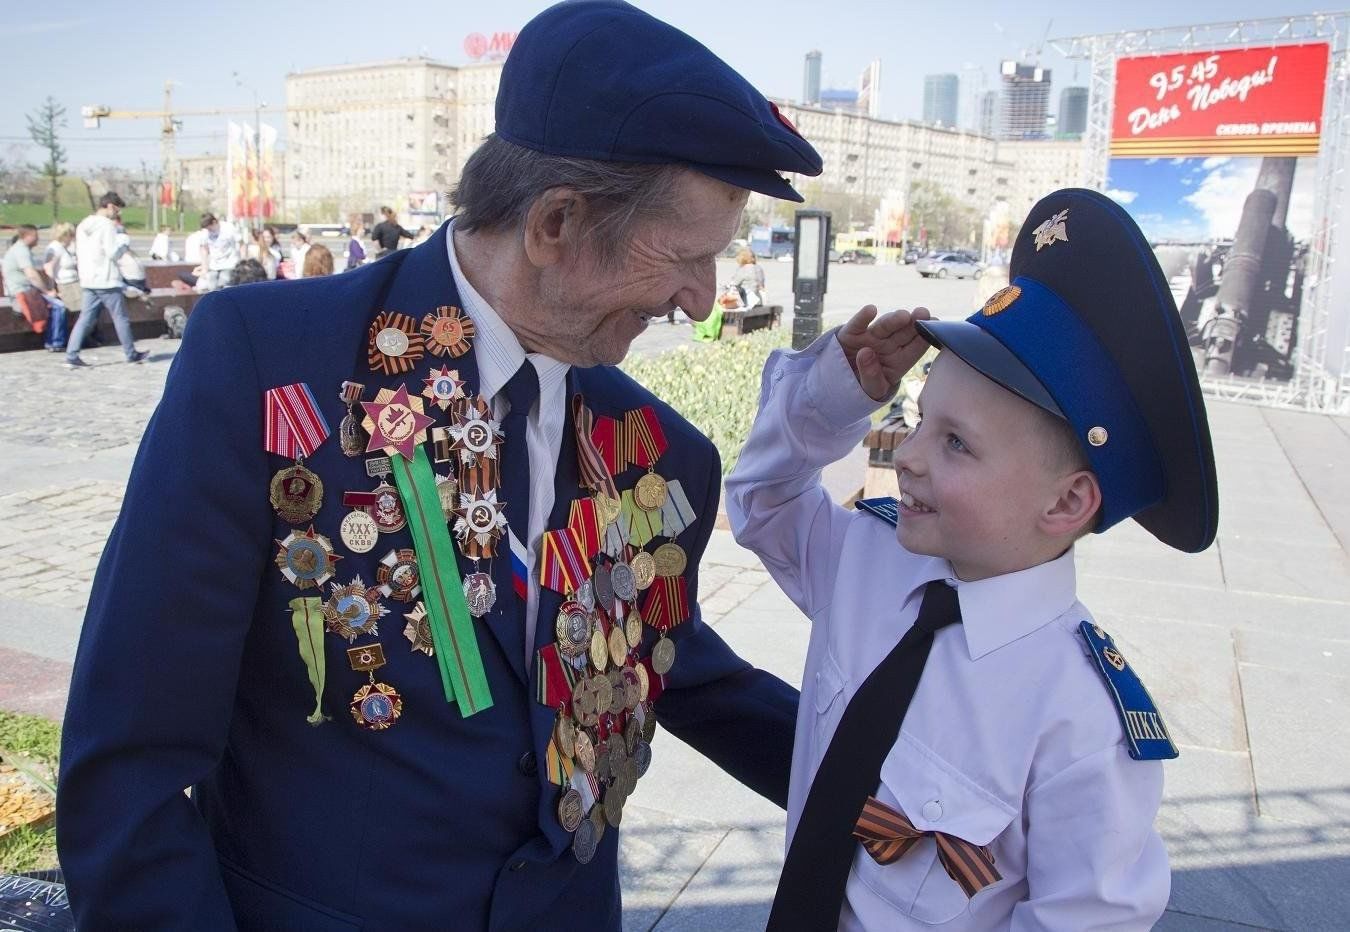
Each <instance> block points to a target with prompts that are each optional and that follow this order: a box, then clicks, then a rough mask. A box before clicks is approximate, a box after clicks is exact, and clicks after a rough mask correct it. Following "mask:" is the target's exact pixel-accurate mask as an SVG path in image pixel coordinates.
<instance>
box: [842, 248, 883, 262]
mask: <svg viewBox="0 0 1350 932" xmlns="http://www.w3.org/2000/svg"><path fill="white" fill-rule="evenodd" d="M839 263H840V264H841V265H844V264H847V263H852V264H854V265H876V264H877V257H876V256H874V255H872V254H871V253H870V252H868V251H867V250H865V249H845V250H844V251H843V252H841V253H840V254H839Z"/></svg>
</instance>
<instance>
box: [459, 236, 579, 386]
mask: <svg viewBox="0 0 1350 932" xmlns="http://www.w3.org/2000/svg"><path fill="white" fill-rule="evenodd" d="M445 248H446V251H447V252H448V253H449V254H450V274H451V275H452V276H453V277H454V280H455V288H456V289H457V290H458V291H459V300H460V302H461V303H463V305H464V312H465V313H466V314H468V315H469V317H470V318H472V319H473V322H474V326H475V328H476V330H477V336H476V337H475V338H474V344H473V349H474V361H475V362H476V363H477V365H478V393H479V394H480V395H482V396H483V397H484V398H488V399H492V398H496V397H497V393H498V392H500V391H501V390H502V388H503V387H504V386H505V385H506V383H507V382H508V381H510V379H511V376H513V375H515V374H516V370H518V369H519V368H520V366H521V363H523V362H525V360H526V359H528V360H529V361H530V362H531V363H533V364H534V368H535V371H536V372H537V373H539V396H540V397H541V398H547V397H549V396H550V393H551V392H552V391H553V390H555V389H556V388H557V386H558V385H559V384H561V382H562V381H563V379H565V378H567V370H568V369H569V368H570V366H569V365H568V364H567V363H565V362H559V361H558V360H556V359H554V358H552V357H551V356H545V355H544V354H543V353H528V354H527V353H526V352H525V350H524V348H523V347H522V346H521V345H520V340H518V339H516V335H515V334H514V333H513V332H512V331H511V328H510V327H508V326H507V325H506V321H504V320H502V318H501V315H500V314H498V313H497V312H496V311H495V310H493V308H492V305H490V304H488V303H487V300H486V299H485V298H484V297H483V296H482V295H481V294H479V293H478V289H476V288H474V286H473V285H471V284H469V280H468V279H467V278H466V277H465V276H464V270H463V269H461V268H460V266H459V257H458V256H456V255H455V222H454V221H453V220H451V221H450V223H449V226H448V228H447V229H446V231H445Z"/></svg>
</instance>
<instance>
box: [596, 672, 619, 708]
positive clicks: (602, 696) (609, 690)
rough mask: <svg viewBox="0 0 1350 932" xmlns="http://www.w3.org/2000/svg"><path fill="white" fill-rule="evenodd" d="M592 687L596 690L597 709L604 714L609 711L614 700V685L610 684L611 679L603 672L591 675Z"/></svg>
mask: <svg viewBox="0 0 1350 932" xmlns="http://www.w3.org/2000/svg"><path fill="white" fill-rule="evenodd" d="M591 688H592V689H593V690H595V708H596V711H597V712H599V713H600V714H602V715H603V714H605V713H607V712H609V707H610V705H611V704H612V703H613V702H614V687H613V686H611V685H610V683H609V679H608V678H607V677H606V676H605V675H604V674H603V673H597V674H596V675H595V676H593V677H591Z"/></svg>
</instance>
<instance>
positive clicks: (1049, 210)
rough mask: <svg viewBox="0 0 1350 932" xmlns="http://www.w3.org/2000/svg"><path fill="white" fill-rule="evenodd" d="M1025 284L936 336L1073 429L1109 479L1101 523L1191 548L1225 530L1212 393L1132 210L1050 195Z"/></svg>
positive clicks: (1097, 198) (1034, 219)
mask: <svg viewBox="0 0 1350 932" xmlns="http://www.w3.org/2000/svg"><path fill="white" fill-rule="evenodd" d="M1008 274H1009V277H1010V278H1011V280H1012V282H1011V284H1010V285H1009V286H1008V287H1007V288H1004V289H1003V290H1001V291H999V292H998V293H997V294H995V295H993V296H992V297H991V298H990V299H989V300H988V301H987V302H986V303H985V305H984V307H983V308H982V309H981V310H979V311H977V312H976V313H975V314H973V315H972V316H971V317H969V318H967V319H966V320H964V321H929V322H925V323H921V324H919V329H920V330H921V331H922V332H923V334H924V336H925V337H926V338H927V339H928V341H929V342H930V343H932V344H933V345H935V346H939V347H941V348H942V349H944V350H948V351H950V352H952V353H955V354H956V355H957V356H959V357H961V359H963V360H964V361H965V362H966V363H967V364H969V365H970V366H971V367H972V368H974V369H976V370H978V371H979V372H982V373H983V374H984V375H986V376H988V377H989V378H991V379H993V380H994V381H995V382H997V383H999V384H1000V385H1002V386H1003V387H1004V388H1006V389H1008V390H1009V391H1012V392H1015V393H1017V394H1018V395H1021V396H1022V397H1023V398H1025V399H1027V400H1028V401H1030V402H1032V403H1033V404H1035V405H1038V406H1039V407H1041V408H1043V409H1045V410H1046V411H1049V412H1050V413H1051V414H1053V415H1055V416H1056V417H1061V418H1064V419H1065V420H1066V421H1068V422H1069V424H1070V425H1071V426H1072V427H1073V429H1074V433H1075V434H1076V435H1077V437H1078V442H1079V443H1080V444H1081V445H1082V447H1083V450H1084V452H1085V453H1086V454H1087V457H1088V462H1089V463H1090V464H1091V466H1092V470H1093V472H1095V473H1096V474H1097V480H1098V482H1099V483H1100V484H1101V488H1102V511H1101V519H1100V523H1099V524H1098V526H1097V530H1099V531H1102V530H1105V529H1106V528H1108V527H1110V526H1111V525H1113V524H1116V523H1117V522H1119V521H1123V520H1124V519H1125V518H1130V517H1132V518H1134V519H1135V520H1136V521H1138V522H1139V523H1140V524H1141V525H1143V526H1144V527H1145V528H1146V529H1147V530H1148V531H1149V532H1150V533H1152V534H1153V535H1154V536H1155V537H1157V538H1158V539H1159V540H1161V541H1162V542H1163V543H1165V544H1167V545H1169V546H1171V547H1175V548H1177V549H1178V550H1183V551H1186V552H1189V553H1196V552H1199V551H1201V550H1204V549H1205V548H1206V547H1208V546H1209V545H1210V544H1211V543H1213V541H1214V535H1215V534H1216V533H1217V531H1218V524H1219V490H1218V480H1217V479H1216V477H1215V472H1214V451H1213V448H1212V446H1211V444H1210V437H1209V421H1208V420H1207V418H1206V416H1205V402H1204V399H1203V398H1202V397H1201V394H1200V383H1199V380H1198V379H1197V378H1196V374H1195V362H1194V360H1193V358H1192V356H1191V350H1190V345H1189V343H1188V342H1187V339H1186V333H1185V330H1184V329H1183V327H1182V324H1181V316H1180V315H1179V314H1178V313H1177V307H1176V303H1175V302H1174V301H1173V299H1172V292H1171V290H1170V289H1169V288H1168V285H1167V279H1166V278H1165V277H1164V275H1163V272H1162V269H1161V268H1160V267H1159V266H1158V260H1157V259H1156V258H1154V255H1153V250H1152V249H1150V248H1149V245H1148V241H1147V240H1145V239H1144V235H1143V234H1142V233H1141V232H1140V231H1139V228H1138V227H1137V226H1136V225H1135V223H1134V221H1133V220H1132V219H1131V218H1130V215H1129V214H1128V213H1126V211H1125V209H1124V208H1123V207H1121V206H1120V205H1119V204H1117V203H1116V202H1115V201H1113V200H1111V199H1110V198H1108V197H1106V196H1104V195H1102V194H1099V193H1097V192H1096V191H1087V190H1083V189H1078V188H1071V189H1068V190H1064V191H1056V192H1055V193H1054V194H1051V195H1049V196H1048V197H1046V198H1044V199H1042V200H1041V201H1040V202H1039V203H1038V204H1037V205H1036V206H1035V207H1033V208H1032V209H1031V213H1030V214H1028V215H1027V222H1026V224H1025V225H1024V226H1023V227H1022V230H1021V232H1019V233H1018V235H1017V242H1016V244H1015V245H1014V246H1013V255H1012V263H1011V265H1010V266H1009V269H1008Z"/></svg>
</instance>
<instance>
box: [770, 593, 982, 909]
mask: <svg viewBox="0 0 1350 932" xmlns="http://www.w3.org/2000/svg"><path fill="white" fill-rule="evenodd" d="M960 620H961V606H960V605H959V603H958V602H957V598H956V590H955V589H953V588H952V587H951V586H948V585H947V584H946V583H945V582H943V581H942V580H940V579H938V580H934V581H933V582H930V583H929V584H928V585H927V586H926V587H925V589H924V593H923V602H922V603H921V604H920V605H919V617H918V618H916V619H915V620H914V626H913V627H912V628H910V629H909V630H908V631H906V632H905V636H904V637H902V638H901V639H900V643H899V644H897V645H896V646H895V648H894V649H893V650H892V651H891V652H890V653H889V654H887V655H886V659H885V660H883V661H881V663H880V664H879V665H878V666H877V668H876V669H875V670H873V671H872V675H871V676H869V677H868V678H867V679H866V680H865V681H863V684H862V686H860V687H859V688H858V691H857V692H856V693H854V695H853V699H852V700H850V702H849V704H848V708H847V709H845V710H844V714H843V716H842V717H841V718H840V719H839V727H838V728H837V729H835V732H834V737H833V738H832V739H831V740H830V746H829V748H828V749H827V750H826V751H825V756H824V758H822V759H821V762H820V767H819V769H817V770H816V776H815V779H814V780H813V781H812V783H811V790H810V792H809V793H807V796H806V805H805V807H803V809H802V817H801V820H800V821H799V822H798V823H797V832H796V834H795V835H793V837H792V847H791V848H790V849H789V850H788V854H787V861H786V862H785V863H784V865H783V876H782V877H780V878H779V880H778V892H777V893H776V894H775V895H774V900H773V911H772V913H770V915H769V926H768V928H769V929H770V930H772V932H789V930H799V929H800V930H809V932H825V930H829V929H835V928H838V926H839V911H840V909H841V908H842V907H843V903H844V890H845V887H846V886H847V884H848V872H849V867H850V866H851V865H852V864H853V856H854V854H855V853H856V852H857V849H858V839H856V838H854V837H853V827H854V825H855V824H856V823H857V821H858V815H859V814H860V813H861V812H862V810H863V806H864V805H865V804H866V802H867V799H868V797H869V796H871V795H872V794H873V793H875V792H876V788H877V784H878V783H879V782H880V781H881V764H882V761H884V760H885V759H886V755H887V754H889V753H890V751H891V747H892V746H893V745H894V744H895V742H896V739H897V738H898V737H899V736H900V725H901V723H903V722H904V720H905V712H907V711H908V710H909V703H910V700H911V699H913V698H914V690H915V689H917V688H918V686H919V677H920V676H922V675H923V665H924V663H925V661H927V660H928V652H929V650H931V649H932V647H933V633H934V632H935V631H937V630H938V629H939V628H942V627H944V626H946V625H950V624H953V623H957V622H959V621H960Z"/></svg>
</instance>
